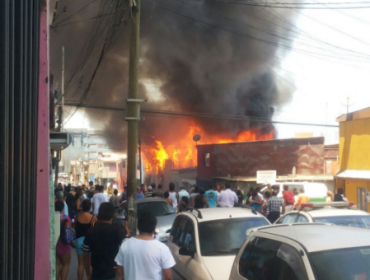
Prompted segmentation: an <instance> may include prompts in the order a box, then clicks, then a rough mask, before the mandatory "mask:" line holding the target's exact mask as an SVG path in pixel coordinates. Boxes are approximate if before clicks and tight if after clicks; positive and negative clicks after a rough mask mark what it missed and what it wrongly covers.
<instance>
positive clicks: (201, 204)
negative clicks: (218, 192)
mask: <svg viewBox="0 0 370 280" xmlns="http://www.w3.org/2000/svg"><path fill="white" fill-rule="evenodd" d="M205 193H206V192H205V190H204V189H203V188H201V189H200V190H199V194H198V195H197V196H194V198H193V200H192V201H191V202H190V206H193V207H194V208H196V209H202V208H209V204H208V200H207V197H206V196H205Z"/></svg>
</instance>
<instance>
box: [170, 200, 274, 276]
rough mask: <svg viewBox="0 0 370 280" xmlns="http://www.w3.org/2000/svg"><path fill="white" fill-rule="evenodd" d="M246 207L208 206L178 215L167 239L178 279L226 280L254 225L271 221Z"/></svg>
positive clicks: (174, 273)
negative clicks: (249, 230)
mask: <svg viewBox="0 0 370 280" xmlns="http://www.w3.org/2000/svg"><path fill="white" fill-rule="evenodd" d="M269 224H270V223H269V221H268V220H267V219H266V218H265V217H264V216H262V215H261V214H259V213H257V212H255V211H254V212H252V210H251V209H246V208H226V207H225V208H221V207H217V208H207V209H199V210H189V211H185V212H181V213H179V214H178V215H177V217H176V219H175V221H174V223H173V226H172V229H171V235H170V237H169V241H168V243H167V245H168V247H169V248H170V250H171V252H172V255H173V256H174V258H175V261H176V265H175V266H174V267H173V275H174V279H182V280H183V279H189V280H225V279H227V277H228V276H229V275H230V270H231V265H232V263H233V260H234V258H235V255H236V254H237V252H238V251H239V248H240V246H241V245H242V243H243V241H244V240H245V238H246V236H247V235H246V232H247V230H248V229H250V228H254V227H258V226H265V225H269Z"/></svg>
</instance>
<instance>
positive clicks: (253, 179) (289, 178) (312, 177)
mask: <svg viewBox="0 0 370 280" xmlns="http://www.w3.org/2000/svg"><path fill="white" fill-rule="evenodd" d="M213 179H215V180H222V181H228V182H256V181H257V177H245V176H231V177H215V178H213ZM293 180H294V181H296V182H295V183H300V182H297V181H304V182H306V181H333V180H334V176H332V175H324V174H323V175H300V174H297V175H295V176H294V177H293V176H291V175H283V176H277V178H276V183H281V182H289V181H293Z"/></svg>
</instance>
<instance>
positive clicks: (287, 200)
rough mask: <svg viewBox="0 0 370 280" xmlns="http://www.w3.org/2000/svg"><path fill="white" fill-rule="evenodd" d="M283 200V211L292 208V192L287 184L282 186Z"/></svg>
mask: <svg viewBox="0 0 370 280" xmlns="http://www.w3.org/2000/svg"><path fill="white" fill-rule="evenodd" d="M283 188H284V191H283V201H284V205H285V212H286V213H288V212H290V211H292V210H293V209H294V202H295V199H294V194H293V193H292V192H291V191H290V190H289V186H288V185H284V186H283Z"/></svg>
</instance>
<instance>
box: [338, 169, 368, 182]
mask: <svg viewBox="0 0 370 280" xmlns="http://www.w3.org/2000/svg"><path fill="white" fill-rule="evenodd" d="M336 177H337V178H353V179H365V180H370V170H351V169H347V170H344V171H341V172H339V173H338V174H337V175H336Z"/></svg>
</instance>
